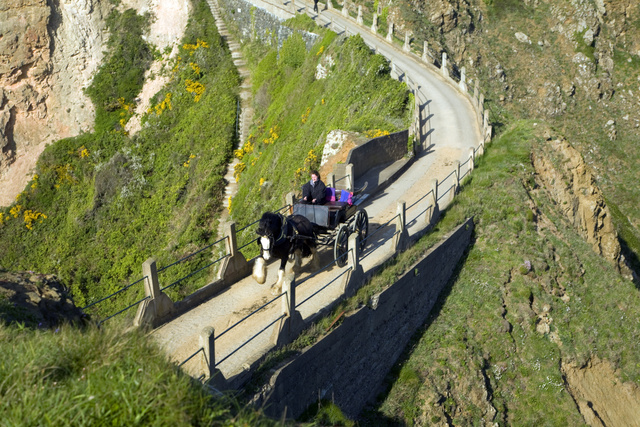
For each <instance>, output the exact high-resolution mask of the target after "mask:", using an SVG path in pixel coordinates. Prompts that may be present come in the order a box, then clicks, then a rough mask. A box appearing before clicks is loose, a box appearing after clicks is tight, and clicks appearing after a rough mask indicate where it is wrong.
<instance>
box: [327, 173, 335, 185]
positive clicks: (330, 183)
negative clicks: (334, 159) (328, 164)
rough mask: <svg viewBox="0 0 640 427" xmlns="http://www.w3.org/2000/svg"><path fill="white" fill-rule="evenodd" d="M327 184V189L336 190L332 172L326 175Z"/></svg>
mask: <svg viewBox="0 0 640 427" xmlns="http://www.w3.org/2000/svg"><path fill="white" fill-rule="evenodd" d="M327 184H329V187H332V188H336V175H335V174H334V173H333V172H329V174H328V175H327Z"/></svg>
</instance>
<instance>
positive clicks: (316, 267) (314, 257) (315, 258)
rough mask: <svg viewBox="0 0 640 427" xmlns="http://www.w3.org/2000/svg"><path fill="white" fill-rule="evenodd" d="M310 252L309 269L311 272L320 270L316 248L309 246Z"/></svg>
mask: <svg viewBox="0 0 640 427" xmlns="http://www.w3.org/2000/svg"><path fill="white" fill-rule="evenodd" d="M309 250H310V251H311V269H312V270H313V271H317V270H320V256H319V255H318V248H316V247H315V246H309Z"/></svg>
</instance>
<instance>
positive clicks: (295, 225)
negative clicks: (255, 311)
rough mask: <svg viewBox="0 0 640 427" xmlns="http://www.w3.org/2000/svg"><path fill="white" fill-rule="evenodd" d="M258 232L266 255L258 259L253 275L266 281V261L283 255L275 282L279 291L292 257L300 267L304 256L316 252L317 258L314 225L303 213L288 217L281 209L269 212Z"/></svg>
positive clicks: (258, 280) (260, 243) (295, 264)
mask: <svg viewBox="0 0 640 427" xmlns="http://www.w3.org/2000/svg"><path fill="white" fill-rule="evenodd" d="M256 233H258V235H259V236H260V237H259V238H258V244H259V245H260V249H261V255H262V256H261V257H258V258H257V259H256V263H255V265H254V267H253V278H254V279H255V280H256V282H258V283H260V284H263V283H264V282H265V281H266V280H267V267H266V261H269V260H270V259H271V258H277V259H279V260H280V268H279V269H278V281H277V282H276V284H275V285H274V286H273V291H274V292H276V293H279V292H280V291H279V289H280V286H281V285H282V279H283V277H284V269H285V266H286V264H287V261H288V260H290V259H291V260H292V261H294V264H293V266H294V267H300V264H301V262H302V261H301V257H308V256H311V255H313V258H314V261H315V260H316V256H315V255H316V252H317V250H316V236H315V233H314V231H313V225H312V224H311V221H309V220H308V219H307V218H305V217H303V216H302V215H291V216H288V217H285V216H284V215H281V214H278V213H273V212H265V214H264V215H262V218H261V219H260V223H259V224H258V230H257V231H256Z"/></svg>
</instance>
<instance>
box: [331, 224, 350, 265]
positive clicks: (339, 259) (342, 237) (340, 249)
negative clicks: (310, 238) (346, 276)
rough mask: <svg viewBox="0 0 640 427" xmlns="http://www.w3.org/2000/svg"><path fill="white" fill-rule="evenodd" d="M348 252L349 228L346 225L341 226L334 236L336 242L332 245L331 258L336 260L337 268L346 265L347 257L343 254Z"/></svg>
mask: <svg viewBox="0 0 640 427" xmlns="http://www.w3.org/2000/svg"><path fill="white" fill-rule="evenodd" d="M348 250H349V228H348V227H347V226H346V225H344V224H343V225H341V226H340V228H339V229H338V234H336V241H335V243H334V245H333V257H334V258H335V260H336V264H337V265H338V267H344V266H345V265H346V264H347V257H346V256H345V254H346V253H347V251H348Z"/></svg>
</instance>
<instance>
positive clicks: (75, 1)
mask: <svg viewBox="0 0 640 427" xmlns="http://www.w3.org/2000/svg"><path fill="white" fill-rule="evenodd" d="M110 7H112V6H111V4H110V3H109V2H104V1H102V2H101V1H99V0H53V1H51V2H47V1H46V0H13V1H11V2H3V3H2V4H1V5H0V150H1V156H0V206H7V205H9V204H10V203H11V202H12V201H13V199H14V198H15V196H16V195H17V194H18V193H19V192H20V191H22V190H23V188H24V186H25V185H26V183H27V182H28V180H29V179H30V175H31V171H32V169H33V167H34V166H35V163H36V161H37V159H38V156H39V155H40V153H41V152H42V150H43V149H44V147H45V145H46V144H47V143H49V142H52V141H54V140H57V139H60V138H64V137H69V136H74V135H77V134H78V133H80V132H86V131H90V130H91V126H92V124H93V117H94V111H93V107H92V104H91V101H90V100H89V99H88V98H87V97H86V96H85V95H84V93H83V89H84V88H85V87H87V86H88V84H89V83H90V82H91V78H92V76H93V75H94V73H95V72H96V70H97V68H98V66H99V64H100V62H101V60H102V56H103V55H102V52H103V50H105V49H104V45H105V42H106V40H107V37H108V34H107V32H106V25H105V19H106V17H107V14H108V12H109V9H110Z"/></svg>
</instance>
